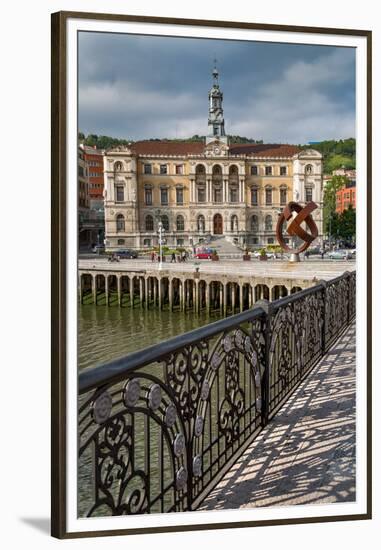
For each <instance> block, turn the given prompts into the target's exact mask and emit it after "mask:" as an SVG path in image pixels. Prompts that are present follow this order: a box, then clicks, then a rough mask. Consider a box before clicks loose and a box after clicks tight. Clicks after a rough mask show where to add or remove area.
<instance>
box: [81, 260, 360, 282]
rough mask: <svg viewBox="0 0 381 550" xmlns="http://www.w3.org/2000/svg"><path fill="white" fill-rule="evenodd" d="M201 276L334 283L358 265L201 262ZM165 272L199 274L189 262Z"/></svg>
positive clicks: (93, 264) (112, 266) (127, 264)
mask: <svg viewBox="0 0 381 550" xmlns="http://www.w3.org/2000/svg"><path fill="white" fill-rule="evenodd" d="M78 263H79V269H89V270H90V269H101V270H103V271H126V272H128V271H144V270H149V271H157V270H159V264H158V263H157V262H155V263H153V262H151V261H150V260H146V259H140V258H139V259H137V260H121V261H120V262H118V263H110V262H108V261H107V259H105V258H102V257H98V256H94V258H91V259H88V258H83V259H82V258H80V259H79V262H78ZM198 265H199V268H200V273H201V274H210V273H214V274H216V275H219V274H226V275H237V273H238V274H239V275H243V276H248V275H249V276H253V277H272V278H280V279H283V278H288V279H300V278H303V279H310V280H312V279H314V278H315V277H316V278H317V279H325V280H329V279H334V278H335V277H338V276H339V275H342V274H343V273H344V271H353V270H355V269H356V262H354V261H345V260H338V261H335V260H324V261H310V260H308V261H304V262H300V263H295V264H290V263H289V262H288V261H286V260H284V261H282V260H269V261H267V262H260V261H259V260H256V259H253V260H252V261H250V262H243V261H242V260H239V261H234V260H221V261H219V262H211V261H208V260H200V261H199V262H198ZM162 269H163V271H176V272H184V273H193V272H194V270H195V261H194V260H193V259H191V260H188V261H187V262H185V263H173V264H171V263H170V262H165V263H163V265H162Z"/></svg>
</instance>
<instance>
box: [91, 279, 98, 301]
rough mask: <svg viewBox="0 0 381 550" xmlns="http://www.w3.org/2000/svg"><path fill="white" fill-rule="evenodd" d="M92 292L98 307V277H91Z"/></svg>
mask: <svg viewBox="0 0 381 550" xmlns="http://www.w3.org/2000/svg"><path fill="white" fill-rule="evenodd" d="M91 292H92V293H93V302H94V305H97V276H96V275H92V276H91Z"/></svg>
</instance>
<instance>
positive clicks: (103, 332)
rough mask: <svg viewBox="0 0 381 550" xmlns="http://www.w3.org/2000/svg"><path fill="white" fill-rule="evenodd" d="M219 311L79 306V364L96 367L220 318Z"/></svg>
mask: <svg viewBox="0 0 381 550" xmlns="http://www.w3.org/2000/svg"><path fill="white" fill-rule="evenodd" d="M219 318H220V317H219V314H218V313H216V314H212V315H211V314H210V315H207V314H206V313H201V314H199V315H195V314H194V313H193V312H188V313H184V312H180V311H173V312H169V311H165V310H164V311H160V310H158V309H152V310H149V311H146V310H145V309H140V308H139V307H136V308H135V309H132V308H130V307H123V308H119V307H118V306H113V307H106V306H94V305H83V306H79V312H78V366H79V369H84V368H86V367H95V366H97V365H100V364H102V363H104V362H106V361H110V360H112V359H116V358H117V357H122V356H124V355H127V354H128V353H131V352H132V351H136V350H139V349H142V348H145V347H147V346H150V345H152V344H156V343H158V342H161V341H163V340H167V339H168V338H171V337H172V336H175V335H177V334H182V333H184V332H188V331H189V330H192V329H195V328H197V327H200V326H202V325H206V324H208V323H212V322H213V321H216V320H217V319H219Z"/></svg>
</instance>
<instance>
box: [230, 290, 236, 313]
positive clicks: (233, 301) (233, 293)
mask: <svg viewBox="0 0 381 550" xmlns="http://www.w3.org/2000/svg"><path fill="white" fill-rule="evenodd" d="M231 286H232V312H233V314H234V312H235V283H232V285H231Z"/></svg>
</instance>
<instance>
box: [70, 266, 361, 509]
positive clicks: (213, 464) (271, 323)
mask: <svg viewBox="0 0 381 550" xmlns="http://www.w3.org/2000/svg"><path fill="white" fill-rule="evenodd" d="M355 294H356V274H355V272H351V273H345V274H344V275H342V276H341V277H338V278H337V279H334V280H332V281H329V282H324V281H322V282H320V283H319V284H317V285H316V286H314V287H312V288H309V289H307V290H304V291H301V292H298V293H295V294H293V295H291V296H288V297H286V298H282V299H281V300H277V301H275V302H271V303H269V302H260V303H257V304H256V307H254V308H253V309H251V310H248V311H245V312H243V313H240V314H238V315H234V316H232V317H229V318H226V319H223V320H220V321H217V322H215V323H212V324H210V325H207V326H205V327H201V328H199V329H196V330H193V331H191V332H188V333H186V334H183V335H180V336H176V337H175V338H171V339H170V340H167V341H165V342H162V343H160V344H157V345H154V346H151V347H149V348H146V349H144V350H141V351H138V352H134V353H131V354H130V355H128V356H127V357H125V358H121V359H118V360H115V361H112V362H110V363H108V364H105V365H102V366H99V367H95V368H92V369H86V370H84V371H82V372H81V373H80V375H79V394H80V395H79V434H78V435H79V473H78V475H79V483H78V486H79V491H80V492H79V498H78V515H79V516H80V517H84V516H105V515H121V514H134V513H153V512H174V511H185V510H194V509H196V508H197V507H198V505H199V504H200V502H201V501H202V500H203V499H204V498H205V496H206V495H207V494H208V493H209V492H210V491H211V490H212V488H213V487H214V486H215V485H216V484H217V483H218V481H219V480H220V479H221V478H222V477H223V475H225V473H226V472H227V471H228V469H229V468H230V467H231V465H232V464H233V463H234V461H235V460H236V459H237V458H238V457H239V456H240V454H242V452H243V451H244V450H245V449H246V448H247V447H248V445H249V444H250V443H251V441H253V439H254V438H255V437H256V436H257V435H258V434H259V433H260V431H261V430H262V429H263V427H264V426H265V425H266V424H267V423H268V422H269V421H270V420H271V418H272V417H273V416H274V415H275V414H276V412H277V410H278V409H279V407H280V406H281V405H282V404H283V403H284V402H285V401H286V400H287V399H288V397H289V396H290V394H291V393H292V392H293V391H294V390H295V388H296V387H297V385H298V384H299V383H300V381H301V380H303V379H304V378H305V376H306V375H307V374H308V373H309V372H310V371H311V369H312V368H313V367H314V366H315V365H316V364H317V362H318V361H319V360H320V359H321V358H322V356H323V355H324V354H325V353H326V352H327V350H328V349H329V348H330V347H331V346H332V344H333V343H334V342H335V341H336V339H337V338H338V337H339V336H340V334H341V333H342V331H343V330H344V329H345V328H346V327H347V326H348V325H349V323H350V322H351V321H352V319H353V318H354V316H355Z"/></svg>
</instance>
